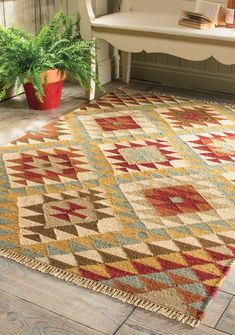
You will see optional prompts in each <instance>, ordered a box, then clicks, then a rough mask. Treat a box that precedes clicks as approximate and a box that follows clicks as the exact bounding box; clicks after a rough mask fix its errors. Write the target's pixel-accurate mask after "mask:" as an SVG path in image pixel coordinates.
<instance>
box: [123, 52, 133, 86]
mask: <svg viewBox="0 0 235 335" xmlns="http://www.w3.org/2000/svg"><path fill="white" fill-rule="evenodd" d="M121 61H122V81H123V83H126V84H128V83H129V82H130V76H131V52H126V51H122V52H121Z"/></svg>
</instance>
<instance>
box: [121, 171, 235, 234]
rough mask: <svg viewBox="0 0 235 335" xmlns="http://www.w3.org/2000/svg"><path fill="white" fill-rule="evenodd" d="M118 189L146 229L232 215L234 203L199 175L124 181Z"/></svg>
mask: <svg viewBox="0 0 235 335" xmlns="http://www.w3.org/2000/svg"><path fill="white" fill-rule="evenodd" d="M121 189H122V191H123V193H124V194H125V196H126V198H127V200H128V201H129V202H130V203H131V205H132V207H133V209H134V210H135V212H136V214H137V215H138V217H139V219H140V220H141V222H142V223H144V225H145V226H146V227H147V228H149V229H155V228H161V227H176V226H187V225H189V224H204V223H207V222H210V223H211V224H213V222H217V221H223V220H234V219H235V204H233V202H232V201H230V200H228V199H226V197H225V196H224V195H223V194H222V193H221V192H220V191H219V190H218V188H217V187H216V186H215V185H214V184H213V183H211V182H210V181H208V180H206V179H205V178H204V177H203V176H201V175H187V176H177V177H172V178H167V179H165V178H162V179H160V180H159V179H155V180H150V181H146V180H145V181H140V182H133V183H127V184H123V185H121Z"/></svg>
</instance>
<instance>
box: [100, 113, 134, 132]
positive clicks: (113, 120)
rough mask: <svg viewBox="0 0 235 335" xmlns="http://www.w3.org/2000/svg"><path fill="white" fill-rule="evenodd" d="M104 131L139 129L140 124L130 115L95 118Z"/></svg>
mask: <svg viewBox="0 0 235 335" xmlns="http://www.w3.org/2000/svg"><path fill="white" fill-rule="evenodd" d="M95 121H96V122H97V123H98V124H99V125H100V126H101V128H102V129H103V130H104V131H114V130H127V129H137V128H140V126H139V125H138V124H137V123H136V122H135V121H134V120H133V119H132V117H130V116H117V117H106V118H99V119H95Z"/></svg>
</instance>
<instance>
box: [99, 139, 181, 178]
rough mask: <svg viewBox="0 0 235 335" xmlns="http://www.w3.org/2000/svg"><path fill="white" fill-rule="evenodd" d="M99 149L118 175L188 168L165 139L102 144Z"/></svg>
mask: <svg viewBox="0 0 235 335" xmlns="http://www.w3.org/2000/svg"><path fill="white" fill-rule="evenodd" d="M99 147H100V149H101V150H102V152H103V154H104V155H105V157H106V159H107V160H108V161H109V163H110V164H111V166H112V168H113V169H114V171H115V173H116V174H120V173H123V172H133V171H146V170H151V169H154V170H155V169H164V168H169V167H186V166H187V162H186V161H185V160H184V159H182V158H181V157H180V155H179V154H178V153H177V152H176V151H175V150H174V149H173V148H172V146H171V145H170V143H169V142H168V140H167V139H165V138H157V139H155V140H146V141H140V140H139V141H135V142H120V143H115V144H102V145H99Z"/></svg>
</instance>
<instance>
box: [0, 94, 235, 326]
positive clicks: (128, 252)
mask: <svg viewBox="0 0 235 335" xmlns="http://www.w3.org/2000/svg"><path fill="white" fill-rule="evenodd" d="M234 126H235V115H234V109H233V108H230V107H228V106H226V107H225V106H222V105H213V104H210V103H205V102H203V103H200V102H195V101H191V100H190V99H185V98H180V97H179V98H176V97H171V96H167V95H166V94H155V93H147V92H145V93H144V92H142V93H141V92H134V91H129V92H124V91H122V90H117V91H116V92H113V93H110V94H108V95H106V96H104V97H102V98H99V99H97V101H95V102H92V103H88V104H87V105H86V106H84V107H82V108H79V109H77V110H75V111H73V112H72V113H69V114H68V115H66V116H63V117H62V118H60V119H58V120H54V121H52V122H51V123H49V124H48V125H46V126H44V127H43V128H42V130H41V131H39V132H34V133H32V132H29V133H27V134H25V135H24V136H22V137H21V138H19V139H16V140H15V141H14V142H12V143H11V144H9V145H6V146H4V147H2V148H0V153H1V155H0V248H2V249H1V251H0V253H1V255H3V256H5V257H9V258H12V259H16V260H17V261H19V262H21V263H23V264H25V265H27V266H31V267H33V268H37V269H38V270H39V271H43V272H48V273H51V274H53V275H54V276H58V277H59V278H62V279H65V280H68V281H72V282H74V283H75V284H77V285H80V286H84V287H88V288H90V289H93V290H95V291H99V292H103V293H105V294H107V295H110V296H113V297H116V298H118V299H120V300H122V301H125V302H128V303H132V304H134V305H137V306H140V307H143V308H145V309H148V310H151V311H155V312H158V313H161V314H163V315H165V316H167V317H170V318H172V319H176V320H178V321H181V322H184V323H187V324H189V325H191V326H195V325H196V324H197V323H198V321H199V320H201V319H202V318H203V315H204V313H205V311H206V308H207V306H208V304H209V302H210V301H211V300H212V298H213V297H214V295H215V293H216V291H217V290H218V288H219V286H220V285H221V283H222V281H223V279H224V278H225V276H226V274H227V273H228V271H229V269H230V267H231V265H232V263H233V261H234V259H235V217H234V216H235V198H234V192H235V163H234V159H235V147H234V143H235V141H234V139H235V133H234V131H233V130H234ZM207 128H208V129H207Z"/></svg>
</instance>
